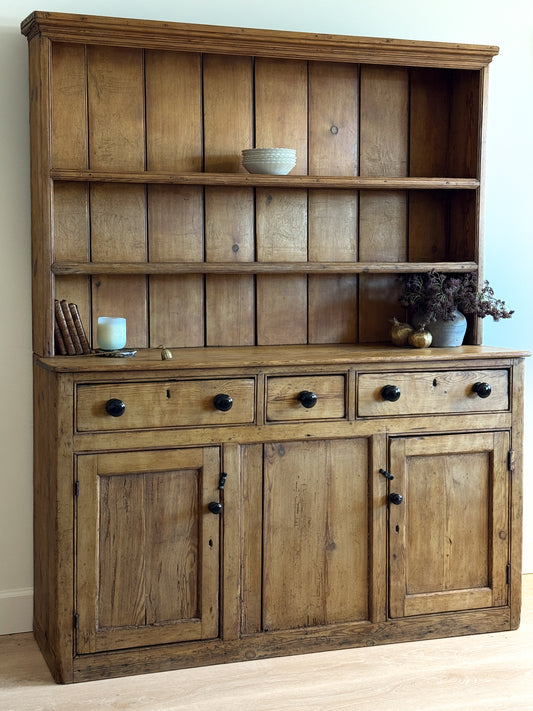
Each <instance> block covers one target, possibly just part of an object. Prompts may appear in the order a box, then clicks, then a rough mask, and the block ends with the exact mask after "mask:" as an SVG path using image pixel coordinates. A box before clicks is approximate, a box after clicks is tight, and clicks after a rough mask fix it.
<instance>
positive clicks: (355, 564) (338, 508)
mask: <svg viewBox="0 0 533 711" xmlns="http://www.w3.org/2000/svg"><path fill="white" fill-rule="evenodd" d="M368 467H369V445H368V440H367V439H364V438H360V439H349V440H346V439H344V440H331V441H329V440H328V441H313V442H283V443H281V442H278V443H273V444H268V445H265V447H264V480H263V486H264V492H263V501H264V503H263V509H264V510H263V614H262V624H263V630H264V631H273V630H284V629H294V628H301V627H310V626H315V625H327V624H334V623H341V622H348V621H351V622H354V621H361V620H367V619H368V617H369V593H368V586H369V563H368V561H369V542H368V541H369V537H368V522H369V515H368V503H369V502H368Z"/></svg>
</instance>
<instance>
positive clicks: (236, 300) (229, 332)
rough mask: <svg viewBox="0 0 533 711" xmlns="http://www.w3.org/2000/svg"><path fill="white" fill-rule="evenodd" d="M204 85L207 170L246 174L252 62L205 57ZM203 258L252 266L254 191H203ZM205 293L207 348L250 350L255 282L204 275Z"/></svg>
mask: <svg viewBox="0 0 533 711" xmlns="http://www.w3.org/2000/svg"><path fill="white" fill-rule="evenodd" d="M203 82H204V150H205V170H206V171H211V172H217V171H226V172H239V171H244V168H243V167H242V164H241V151H242V150H243V149H244V148H250V147H251V146H252V142H253V98H252V97H253V65H252V60H251V58H250V57H226V56H220V55H206V56H205V57H204V64H203ZM205 258H206V261H208V262H234V261H253V260H254V194H253V189H251V188H222V189H221V188H209V187H206V189H205ZM205 290H206V316H205V318H206V345H208V346H223V345H227V346H238V345H253V344H254V343H255V291H254V278H253V277H251V276H249V275H243V276H238V275H227V276H218V275H217V276H215V275H207V276H206V279H205Z"/></svg>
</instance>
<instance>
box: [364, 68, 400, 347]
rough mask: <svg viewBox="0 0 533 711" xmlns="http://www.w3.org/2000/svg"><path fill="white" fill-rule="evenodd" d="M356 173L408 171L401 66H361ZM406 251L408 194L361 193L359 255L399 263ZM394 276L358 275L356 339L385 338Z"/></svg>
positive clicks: (393, 303) (393, 311)
mask: <svg viewBox="0 0 533 711" xmlns="http://www.w3.org/2000/svg"><path fill="white" fill-rule="evenodd" d="M360 81H361V112H360V113H361V127H360V142H361V155H360V166H359V170H360V174H361V175H363V176H378V175H381V176H396V177H402V176H406V175H407V171H408V135H409V121H408V116H409V74H408V71H407V70H406V69H403V68H391V67H370V66H362V67H361V79H360ZM406 252H407V193H405V192H403V191H398V192H392V191H391V192H389V191H383V192H381V191H380V192H379V193H377V192H373V191H361V194H360V203H359V259H360V260H361V261H365V260H368V259H371V260H383V261H391V262H395V261H400V260H402V259H405V256H406ZM398 295H399V282H398V279H397V278H396V277H390V276H381V275H380V276H374V275H372V276H371V275H361V277H360V279H359V340H360V341H361V342H376V341H383V340H386V339H387V338H388V332H389V322H388V321H389V319H390V318H391V317H392V316H394V315H398V314H400V313H401V310H400V309H399V308H398V303H397V299H398Z"/></svg>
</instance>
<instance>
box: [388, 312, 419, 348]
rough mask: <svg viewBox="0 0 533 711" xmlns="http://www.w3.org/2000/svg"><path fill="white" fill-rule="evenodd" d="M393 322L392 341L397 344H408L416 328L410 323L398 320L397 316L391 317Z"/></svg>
mask: <svg viewBox="0 0 533 711" xmlns="http://www.w3.org/2000/svg"><path fill="white" fill-rule="evenodd" d="M391 323H392V328H391V332H390V337H391V341H392V342H393V344H394V345H395V346H406V345H407V344H408V342H409V336H410V335H411V333H413V331H414V330H415V329H414V328H413V327H412V326H411V325H410V324H408V323H401V322H400V321H398V319H397V318H396V316H394V317H393V318H392V319H391Z"/></svg>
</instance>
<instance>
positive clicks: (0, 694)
mask: <svg viewBox="0 0 533 711" xmlns="http://www.w3.org/2000/svg"><path fill="white" fill-rule="evenodd" d="M523 587H524V604H523V614H522V624H521V626H520V629H518V630H517V631H515V632H501V633H498V634H488V635H476V636H471V637H459V638H454V639H443V640H432V641H427V642H412V643H407V644H401V645H400V644H395V645H387V646H383V647H373V648H366V649H353V650H346V651H339V652H326V653H321V654H310V655H303V656H296V657H286V658H278V659H269V660H263V661H255V662H245V663H239V664H227V665H223V666H212V667H204V668H200V669H187V670H181V671H175V672H165V673H161V674H148V675H144V676H135V677H127V678H123V679H111V680H105V681H93V682H88V683H82V684H75V685H70V686H58V685H56V684H55V683H54V682H53V681H52V679H51V677H50V675H49V673H48V670H47V668H46V666H45V663H44V661H43V659H42V657H41V655H40V653H39V651H38V649H37V646H36V644H35V642H34V641H33V637H32V635H31V633H24V634H16V635H5V636H3V637H0V709H2V711H67V710H68V711H82V710H86V709H87V710H89V709H90V711H100V710H101V709H121V710H129V709H134V710H135V711H137V710H141V711H289V710H290V711H304V710H305V711H334V710H335V711H351V709H354V710H356V711H366V710H367V709H368V710H371V711H407V710H409V711H419V710H420V711H444V710H446V711H448V710H450V709H454V710H456V709H459V710H460V711H471V710H477V709H483V711H486V710H487V709H497V710H498V711H519V710H522V709H528V710H529V711H531V710H533V575H526V576H524V577H523Z"/></svg>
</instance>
